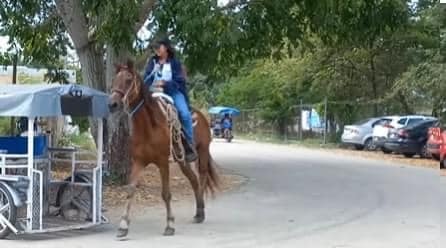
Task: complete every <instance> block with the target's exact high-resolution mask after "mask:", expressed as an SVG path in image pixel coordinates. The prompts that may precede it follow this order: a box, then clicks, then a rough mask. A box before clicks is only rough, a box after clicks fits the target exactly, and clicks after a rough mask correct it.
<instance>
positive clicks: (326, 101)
mask: <svg viewBox="0 0 446 248" xmlns="http://www.w3.org/2000/svg"><path fill="white" fill-rule="evenodd" d="M324 104H325V110H324V122H325V125H324V145H326V144H327V131H328V125H327V124H328V120H327V116H328V115H327V108H328V99H327V97H325V100H324Z"/></svg>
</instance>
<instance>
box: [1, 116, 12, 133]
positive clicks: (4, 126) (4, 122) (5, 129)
mask: <svg viewBox="0 0 446 248" xmlns="http://www.w3.org/2000/svg"><path fill="white" fill-rule="evenodd" d="M10 129H11V119H10V118H5V117H0V135H9V133H10V131H11V130H10Z"/></svg>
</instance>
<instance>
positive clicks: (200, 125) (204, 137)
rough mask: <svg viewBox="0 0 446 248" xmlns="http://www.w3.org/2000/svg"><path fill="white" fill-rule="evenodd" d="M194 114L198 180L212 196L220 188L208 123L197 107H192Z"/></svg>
mask: <svg viewBox="0 0 446 248" xmlns="http://www.w3.org/2000/svg"><path fill="white" fill-rule="evenodd" d="M192 110H193V112H194V113H195V114H196V118H197V126H196V130H197V132H199V133H198V134H199V135H198V137H197V138H198V140H197V141H198V143H199V151H198V153H199V165H198V166H199V168H198V170H199V172H200V182H201V183H202V184H203V185H202V187H203V190H204V192H206V193H207V194H209V193H210V194H211V196H212V197H213V196H214V195H215V192H216V191H217V190H219V189H220V176H219V175H218V171H217V167H218V166H217V164H216V163H215V161H214V159H213V158H212V156H211V153H210V150H209V145H210V143H211V141H212V138H211V132H210V125H209V122H208V120H207V118H206V116H205V115H204V114H203V113H202V112H201V111H200V110H198V109H196V108H192Z"/></svg>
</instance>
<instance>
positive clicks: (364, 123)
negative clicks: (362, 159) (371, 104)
mask: <svg viewBox="0 0 446 248" xmlns="http://www.w3.org/2000/svg"><path fill="white" fill-rule="evenodd" d="M388 119H389V118H388V117H375V118H369V119H365V120H361V121H359V122H356V123H354V124H352V125H347V126H345V127H344V132H343V133H342V143H343V144H345V145H353V146H354V147H355V148H356V149H357V150H362V149H365V150H369V151H371V150H375V149H376V148H375V146H374V143H373V136H372V135H373V127H375V126H376V125H378V124H381V123H383V122H386V121H387V120H388Z"/></svg>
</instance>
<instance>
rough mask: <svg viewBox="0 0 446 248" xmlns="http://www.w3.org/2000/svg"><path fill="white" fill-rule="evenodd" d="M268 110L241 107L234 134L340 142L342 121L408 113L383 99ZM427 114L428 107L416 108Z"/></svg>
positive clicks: (348, 122) (328, 102) (343, 123)
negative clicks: (279, 110) (281, 112)
mask: <svg viewBox="0 0 446 248" xmlns="http://www.w3.org/2000/svg"><path fill="white" fill-rule="evenodd" d="M283 112H284V113H285V114H282V115H281V114H280V113H279V114H278V113H269V112H268V110H266V109H260V108H257V109H242V110H241V114H240V116H238V117H236V118H234V130H235V135H238V136H239V137H247V138H254V139H267V140H280V141H285V142H286V141H304V140H312V141H313V142H317V143H320V144H326V143H340V141H341V135H342V132H343V129H344V126H345V125H350V124H354V123H355V122H358V121H361V120H365V119H367V118H372V117H378V116H385V115H403V114H409V113H407V112H405V111H404V109H402V108H398V107H395V106H391V105H390V104H388V103H386V102H382V103H376V102H369V103H363V102H361V103H355V102H339V101H338V102H334V101H327V100H326V101H323V102H321V103H316V104H306V103H300V104H298V105H295V106H292V107H291V108H289V109H287V110H286V111H283ZM417 112H418V114H425V115H429V114H430V113H429V111H422V110H420V111H417Z"/></svg>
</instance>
